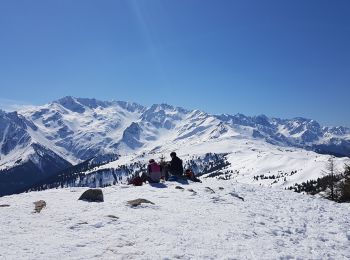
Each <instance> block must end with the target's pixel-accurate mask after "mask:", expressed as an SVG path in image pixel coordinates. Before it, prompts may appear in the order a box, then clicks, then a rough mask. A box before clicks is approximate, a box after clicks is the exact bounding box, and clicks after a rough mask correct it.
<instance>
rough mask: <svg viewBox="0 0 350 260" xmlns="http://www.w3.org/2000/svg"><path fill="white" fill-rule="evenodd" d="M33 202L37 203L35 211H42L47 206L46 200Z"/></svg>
mask: <svg viewBox="0 0 350 260" xmlns="http://www.w3.org/2000/svg"><path fill="white" fill-rule="evenodd" d="M33 204H34V205H35V208H34V211H35V213H40V211H41V210H42V209H43V208H45V207H46V202H45V201H44V200H38V201H35V202H33Z"/></svg>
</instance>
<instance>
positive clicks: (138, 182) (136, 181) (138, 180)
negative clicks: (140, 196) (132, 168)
mask: <svg viewBox="0 0 350 260" xmlns="http://www.w3.org/2000/svg"><path fill="white" fill-rule="evenodd" d="M142 184H143V181H142V178H141V177H140V176H135V177H134V178H132V179H131V180H130V181H129V185H134V186H142Z"/></svg>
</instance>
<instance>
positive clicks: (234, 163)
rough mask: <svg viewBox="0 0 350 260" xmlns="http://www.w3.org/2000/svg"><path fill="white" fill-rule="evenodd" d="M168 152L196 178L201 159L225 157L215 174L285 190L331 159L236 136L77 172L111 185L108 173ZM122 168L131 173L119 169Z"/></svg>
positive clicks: (342, 160)
mask: <svg viewBox="0 0 350 260" xmlns="http://www.w3.org/2000/svg"><path fill="white" fill-rule="evenodd" d="M171 151H177V154H178V156H179V157H180V158H181V159H182V160H183V161H184V164H185V167H192V168H193V170H194V172H195V173H196V174H197V175H198V174H203V168H204V167H205V165H204V164H206V165H208V164H210V162H206V161H205V159H204V158H205V157H206V154H208V153H214V154H224V160H225V161H226V162H227V163H228V165H222V162H218V164H220V165H222V166H221V167H219V168H218V169H217V170H216V171H215V172H216V173H217V174H220V173H222V174H221V175H222V176H225V175H227V176H228V175H229V177H230V179H233V180H235V181H238V182H241V183H249V184H256V185H263V186H269V187H286V188H288V187H290V186H293V185H294V184H295V183H302V182H305V181H307V180H310V179H317V178H318V177H320V176H322V172H323V170H324V169H325V167H326V164H327V162H328V160H329V158H330V155H322V154H317V153H315V152H312V151H306V150H304V149H300V148H288V147H279V146H275V145H272V144H269V143H266V142H263V141H257V140H250V141H248V139H241V138H240V137H239V136H238V137H236V138H234V137H230V138H222V139H219V140H218V139H207V140H200V141H198V140H197V139H193V140H192V141H187V143H170V144H166V145H164V146H162V147H161V148H159V149H158V150H156V151H152V152H149V153H144V152H140V153H133V154H129V155H126V156H121V157H120V158H118V159H116V160H114V161H112V162H109V163H106V164H103V165H100V166H96V167H93V168H92V169H90V170H87V171H76V172H77V173H78V174H83V175H85V176H87V177H86V178H85V180H84V182H83V183H84V185H87V186H91V187H94V185H95V184H94V182H93V181H94V180H96V179H97V180H101V185H112V184H114V183H115V180H116V178H115V176H114V175H113V174H112V173H111V172H112V171H114V172H115V174H116V175H118V176H119V175H121V176H122V177H125V178H126V177H128V175H130V174H132V173H135V172H139V171H142V168H140V167H136V168H135V167H133V165H134V164H136V165H142V166H143V168H144V169H145V168H146V164H147V162H148V160H149V159H151V158H153V159H155V160H157V161H159V160H160V158H161V157H163V156H165V159H166V160H169V159H170V158H169V153H170V152H171ZM196 158H199V159H196ZM193 159H195V163H196V165H195V167H194V165H192V166H190V165H189V162H190V161H191V160H193ZM209 160H210V161H211V162H213V163H214V164H215V163H217V162H215V158H214V156H211V157H209ZM334 163H335V167H336V169H337V170H339V171H342V170H343V166H344V164H345V163H349V159H348V158H334ZM186 165H187V166H186ZM125 167H126V168H128V169H129V170H130V172H125V171H122V170H121V169H123V168H125ZM205 176H207V175H205ZM222 176H221V177H222ZM218 177H219V175H218ZM79 180H80V178H79V179H78V180H77V182H76V183H75V185H77V186H79V185H81V184H82V183H81V182H80V181H79ZM124 182H126V179H124ZM70 185H73V184H70Z"/></svg>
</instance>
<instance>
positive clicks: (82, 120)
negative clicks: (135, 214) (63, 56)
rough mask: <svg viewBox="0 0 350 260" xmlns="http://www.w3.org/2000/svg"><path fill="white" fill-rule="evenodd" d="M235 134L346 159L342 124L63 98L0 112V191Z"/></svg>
mask: <svg viewBox="0 0 350 260" xmlns="http://www.w3.org/2000/svg"><path fill="white" fill-rule="evenodd" d="M235 138H239V139H246V140H250V141H253V142H254V140H259V141H265V142H267V143H270V144H273V145H276V146H282V147H298V148H304V149H308V150H314V151H316V152H319V153H325V154H334V155H337V156H348V157H349V156H350V129H349V128H345V127H322V126H320V125H319V124H318V123H317V122H316V121H314V120H310V119H304V118H294V119H288V120H286V119H278V118H268V117H266V116H264V115H260V116H254V117H249V116H244V115H242V114H236V115H227V114H222V115H210V114H207V113H205V112H202V111H198V110H192V111H191V110H186V109H183V108H179V107H173V106H170V105H167V104H160V105H153V106H151V107H148V108H147V107H144V106H142V105H139V104H136V103H129V102H121V101H99V100H96V99H86V98H74V97H64V98H62V99H60V100H57V101H54V102H52V103H49V104H46V105H43V106H37V107H32V108H29V109H28V108H27V109H23V110H20V111H17V112H11V113H7V112H4V111H0V156H1V159H0V170H1V173H0V183H1V184H2V185H3V187H1V190H4V189H3V188H4V187H5V186H7V184H8V183H13V186H14V187H15V188H11V189H7V191H6V192H3V193H2V194H0V195H4V194H7V193H11V192H14V190H15V189H16V188H18V187H17V184H18V183H21V185H22V186H25V185H27V184H29V183H33V182H35V181H38V180H41V179H43V178H46V177H47V176H50V175H55V174H56V172H58V171H61V170H63V169H65V168H67V167H70V166H72V165H77V164H79V163H82V162H84V161H86V160H90V159H92V158H96V159H95V160H97V161H99V162H101V161H102V162H103V161H106V160H111V158H114V159H115V158H119V157H120V156H125V155H128V154H131V153H150V152H156V151H160V150H162V149H165V148H164V147H167V149H171V147H172V145H174V144H177V145H182V146H186V145H190V144H191V143H194V142H196V143H200V142H204V141H206V140H230V139H235ZM97 158H98V159H97ZM106 158H107V159H106ZM24 169H25V170H24ZM34 176H35V177H34ZM29 180H31V181H29ZM9 190H10V191H9ZM0 193H1V192H0Z"/></svg>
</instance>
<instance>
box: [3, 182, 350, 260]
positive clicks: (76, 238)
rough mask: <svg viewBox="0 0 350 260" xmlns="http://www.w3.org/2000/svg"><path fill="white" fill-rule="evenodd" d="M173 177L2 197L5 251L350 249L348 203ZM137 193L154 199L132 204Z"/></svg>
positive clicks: (94, 253)
mask: <svg viewBox="0 0 350 260" xmlns="http://www.w3.org/2000/svg"><path fill="white" fill-rule="evenodd" d="M177 185H179V186H182V187H183V188H185V189H184V190H180V189H175V186H177ZM164 186H165V187H164V188H163V185H157V186H155V187H152V186H150V185H144V186H142V187H133V186H112V187H107V188H104V189H103V192H104V197H105V202H103V203H88V202H84V201H78V200H77V199H78V198H79V196H80V195H81V193H83V191H84V190H86V188H71V189H63V190H62V189H58V190H47V191H41V192H31V193H26V194H20V195H12V196H6V197H1V198H0V205H1V204H9V205H10V207H0V215H1V217H0V258H1V259H95V258H99V259H176V258H179V259H203V258H211V259H280V258H282V259H298V258H302V259H347V258H350V250H349V248H350V229H349V228H350V222H349V217H348V216H349V213H350V205H349V204H336V203H333V202H331V201H327V200H323V199H320V198H316V197H313V196H307V195H302V194H296V193H294V192H291V191H284V190H278V189H271V188H264V187H259V186H253V185H248V184H240V183H233V182H231V181H218V180H205V181H204V182H203V183H190V184H189V185H182V184H179V183H169V182H168V183H165V184H164ZM206 187H211V188H212V189H213V190H214V191H215V193H211V192H210V190H208V189H206ZM219 187H222V188H223V189H219ZM188 189H193V190H194V191H195V192H196V193H194V192H192V191H189V190H188ZM236 195H239V196H241V197H243V198H244V201H242V200H241V199H239V198H237V197H236ZM137 198H145V199H148V200H150V201H152V202H154V203H155V204H154V205H151V204H142V205H141V206H139V207H135V208H132V207H130V206H128V205H127V203H126V201H128V200H132V199H137ZM37 200H45V201H46V203H47V207H46V208H44V209H43V210H42V211H41V213H33V211H34V205H33V202H34V201H37ZM108 215H113V216H116V217H118V219H117V218H113V217H110V216H108Z"/></svg>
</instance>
